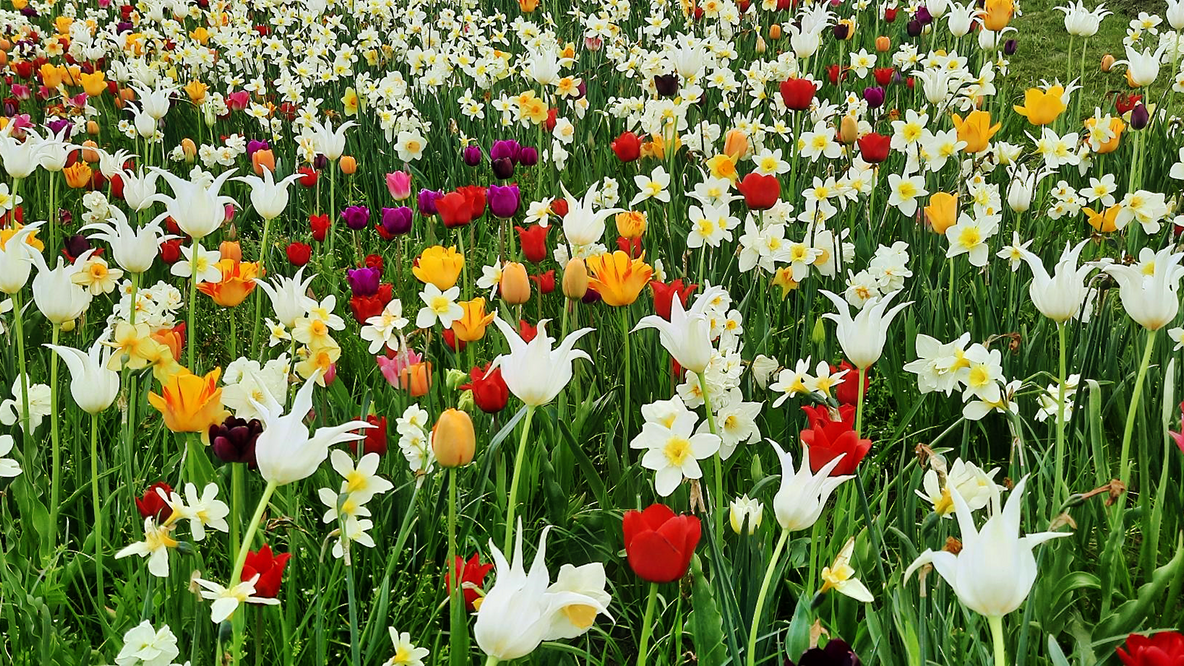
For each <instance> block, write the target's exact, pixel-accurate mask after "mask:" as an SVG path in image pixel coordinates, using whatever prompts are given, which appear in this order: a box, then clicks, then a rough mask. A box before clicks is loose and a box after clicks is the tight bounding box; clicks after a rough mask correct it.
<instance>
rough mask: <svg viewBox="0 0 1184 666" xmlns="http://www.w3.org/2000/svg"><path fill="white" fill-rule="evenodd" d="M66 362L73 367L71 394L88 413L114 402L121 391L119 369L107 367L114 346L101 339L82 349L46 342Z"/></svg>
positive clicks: (70, 367) (104, 407)
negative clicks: (106, 344)
mask: <svg viewBox="0 0 1184 666" xmlns="http://www.w3.org/2000/svg"><path fill="white" fill-rule="evenodd" d="M45 346H46V347H49V348H50V349H52V350H53V352H54V353H55V354H57V355H58V356H60V357H61V359H62V360H63V361H65V362H66V367H67V368H69V369H70V395H71V396H73V397H74V402H75V403H76V404H77V405H78V406H79V407H80V408H81V409H82V411H84V412H86V413H87V414H98V413H99V412H101V411H103V410H104V409H107V408H108V407H110V406H111V403H113V402H115V398H116V397H117V396H118V395H119V373H118V372H115V371H113V370H108V369H107V361H108V360H109V359H110V357H111V349H110V348H109V347H107V346H105V345H104V344H103V343H102V341H101V340H98V341H96V342H95V343H94V344H93V345H91V348H90V350H88V351H86V352H83V351H81V350H78V349H74V348H73V347H64V346H61V345H45Z"/></svg>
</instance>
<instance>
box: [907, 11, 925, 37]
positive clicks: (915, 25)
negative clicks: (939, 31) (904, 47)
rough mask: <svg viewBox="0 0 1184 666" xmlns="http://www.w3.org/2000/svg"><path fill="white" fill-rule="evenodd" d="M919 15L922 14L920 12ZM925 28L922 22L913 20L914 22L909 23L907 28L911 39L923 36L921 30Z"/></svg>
mask: <svg viewBox="0 0 1184 666" xmlns="http://www.w3.org/2000/svg"><path fill="white" fill-rule="evenodd" d="M918 13H920V12H918ZM924 27H925V26H923V25H921V22H920V21H918V20H917V19H913V20H911V21H909V23H908V26H907V30H908V33H909V37H917V36H919V35H920V34H921V30H922V29H923V28H924Z"/></svg>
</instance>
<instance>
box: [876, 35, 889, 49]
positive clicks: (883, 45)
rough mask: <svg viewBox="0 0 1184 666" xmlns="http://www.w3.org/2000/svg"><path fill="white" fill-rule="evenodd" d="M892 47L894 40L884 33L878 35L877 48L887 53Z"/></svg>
mask: <svg viewBox="0 0 1184 666" xmlns="http://www.w3.org/2000/svg"><path fill="white" fill-rule="evenodd" d="M891 49H892V40H891V39H889V38H887V37H884V36H883V35H881V36H879V37H876V50H877V51H879V52H880V53H887V52H888V51H889V50H891Z"/></svg>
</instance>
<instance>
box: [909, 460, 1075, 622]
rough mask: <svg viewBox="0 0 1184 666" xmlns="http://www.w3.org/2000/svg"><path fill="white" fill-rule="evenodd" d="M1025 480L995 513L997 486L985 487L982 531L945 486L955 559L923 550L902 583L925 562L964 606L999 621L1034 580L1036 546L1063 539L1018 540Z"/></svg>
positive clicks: (1020, 600) (1034, 536)
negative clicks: (986, 513) (954, 527)
mask: <svg viewBox="0 0 1184 666" xmlns="http://www.w3.org/2000/svg"><path fill="white" fill-rule="evenodd" d="M1027 482H1028V477H1026V476H1025V477H1024V478H1022V479H1020V482H1019V483H1017V484H1016V486H1015V489H1014V490H1012V491H1011V495H1010V496H1009V497H1008V498H1007V505H1006V506H1005V507H1004V508H1003V509H1002V510H1000V500H999V487H998V486H996V485H995V484H994V483H989V484H988V486H987V487H988V490H989V491H990V493H991V501H990V507H991V508H990V511H991V517H990V518H988V519H987V522H986V524H985V525H983V528H982V530H978V529H976V528H975V526H974V517H973V516H972V515H971V511H970V507H969V506H967V505H966V500H965V499H963V498H962V494H961V493H959V492H958V489H957V488H956V487H950V488H949V491H950V499H952V500H953V501H954V510H955V513H956V515H957V517H958V528H959V529H960V530H961V532H962V550H961V552H959V553H958V554H957V555H955V554H954V553H951V552H948V551H944V550H943V551H938V552H934V551H933V550H928V549H927V550H926V551H925V552H923V553H921V555H920V557H918V558H917V559H916V560H915V561H914V562H913V563H912V564H911V565H909V568H908V569H907V570H906V571H905V573H904V577H905V580H908V578H909V577H910V576H912V575H913V572H914V571H916V570H917V569H919V568H920V567H921V566H923V565H925V564H932V565H933V568H934V569H937V573H938V574H939V575H940V576H941V577H942V578H944V579H945V580H946V583H948V584H949V586H950V587H951V588H952V589H953V590H954V594H956V595H957V596H958V600H959V601H961V602H962V603H963V604H964V605H965V606H966V607H967V608H969V609H970V610H972V611H974V612H976V613H978V614H980V615H985V616H986V617H993V618H999V617H1003V616H1004V615H1007V614H1008V613H1010V612H1012V611H1014V610H1015V609H1017V608H1019V607H1020V606H1021V605H1022V604H1023V603H1024V599H1026V598H1027V597H1028V592H1029V591H1030V590H1031V589H1032V584H1033V583H1035V582H1036V574H1037V570H1036V558H1035V557H1034V556H1033V555H1032V549H1033V548H1035V547H1036V546H1038V545H1040V544H1042V543H1044V542H1045V541H1049V540H1051V539H1056V538H1058V537H1065V536H1069V534H1068V533H1067V532H1041V533H1039V534H1029V535H1027V536H1020V512H1021V510H1022V509H1023V497H1024V486H1026V485H1027Z"/></svg>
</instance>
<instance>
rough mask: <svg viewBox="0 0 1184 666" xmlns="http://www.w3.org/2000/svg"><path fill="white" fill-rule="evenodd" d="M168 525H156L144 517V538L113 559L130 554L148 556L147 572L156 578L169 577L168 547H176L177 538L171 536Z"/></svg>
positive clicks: (150, 519)
mask: <svg viewBox="0 0 1184 666" xmlns="http://www.w3.org/2000/svg"><path fill="white" fill-rule="evenodd" d="M170 531H171V528H169V527H157V526H156V522H155V521H153V520H152V518H145V519H144V540H143V541H137V542H136V543H133V544H131V545H130V546H127V547H126V548H124V549H123V550H120V551H119V552H118V553H115V559H117V560H119V559H123V558H125V557H128V556H131V555H138V556H139V557H147V558H148V573H151V574H152V575H153V576H156V577H157V578H168V577H169V549H170V548H176V547H177V540H176V539H174V538H173V537H172V535H171V534H169V532H170Z"/></svg>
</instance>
